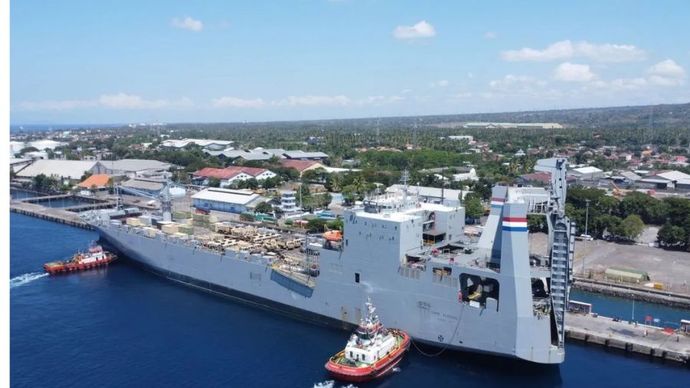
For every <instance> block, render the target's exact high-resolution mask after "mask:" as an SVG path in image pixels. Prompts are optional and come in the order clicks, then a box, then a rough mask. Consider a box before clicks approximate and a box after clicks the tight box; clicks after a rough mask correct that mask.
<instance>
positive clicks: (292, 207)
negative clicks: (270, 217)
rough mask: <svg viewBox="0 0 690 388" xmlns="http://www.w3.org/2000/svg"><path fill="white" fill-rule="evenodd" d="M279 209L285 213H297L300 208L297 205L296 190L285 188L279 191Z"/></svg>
mask: <svg viewBox="0 0 690 388" xmlns="http://www.w3.org/2000/svg"><path fill="white" fill-rule="evenodd" d="M279 208H280V210H282V211H283V212H284V213H285V214H291V213H298V212H300V211H301V209H300V208H299V207H298V206H297V197H296V192H295V191H293V190H285V191H281V192H280V206H279Z"/></svg>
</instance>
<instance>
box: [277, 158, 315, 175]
mask: <svg viewBox="0 0 690 388" xmlns="http://www.w3.org/2000/svg"><path fill="white" fill-rule="evenodd" d="M280 165H281V166H283V167H285V168H294V169H295V170H297V171H299V175H300V176H302V174H304V172H305V171H308V170H316V169H317V168H323V169H325V168H326V166H324V165H323V164H321V163H319V162H317V161H314V160H293V159H282V160H281V161H280Z"/></svg>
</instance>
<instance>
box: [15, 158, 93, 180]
mask: <svg viewBox="0 0 690 388" xmlns="http://www.w3.org/2000/svg"><path fill="white" fill-rule="evenodd" d="M98 164H99V162H98V161H95V160H59V159H37V160H35V161H34V162H33V163H31V164H30V165H28V166H26V167H25V168H23V169H22V170H21V171H19V172H17V176H19V177H27V178H33V177H35V176H37V175H40V174H43V175H46V176H53V177H61V178H69V179H74V180H76V179H81V176H82V175H84V172H85V171H92V170H94V168H95V167H96V166H97V165H98Z"/></svg>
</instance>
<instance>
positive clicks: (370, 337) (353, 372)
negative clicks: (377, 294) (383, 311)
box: [326, 301, 410, 383]
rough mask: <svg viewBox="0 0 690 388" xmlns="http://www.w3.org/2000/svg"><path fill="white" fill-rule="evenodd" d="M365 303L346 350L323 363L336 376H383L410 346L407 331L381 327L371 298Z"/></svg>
mask: <svg viewBox="0 0 690 388" xmlns="http://www.w3.org/2000/svg"><path fill="white" fill-rule="evenodd" d="M366 307H367V314H366V317H364V318H363V319H362V321H361V322H360V325H359V327H358V328H357V330H356V331H355V332H354V333H353V334H352V336H351V337H350V340H349V341H348V342H347V345H346V346H345V350H342V351H340V352H339V353H338V354H336V355H334V356H333V357H331V358H330V359H329V360H328V362H327V363H326V370H328V372H329V373H330V374H331V375H332V376H333V377H334V378H336V379H338V380H341V381H347V382H352V383H361V382H367V381H371V380H374V379H377V378H380V377H383V376H386V375H387V374H389V373H391V372H392V371H393V368H395V367H396V366H397V365H398V364H399V363H400V361H402V359H403V357H404V355H405V353H406V352H407V351H408V350H409V348H410V336H409V335H408V334H407V333H405V332H404V331H402V330H399V329H386V328H384V327H383V325H382V324H381V322H380V321H379V318H378V316H377V315H376V314H375V311H376V308H375V307H374V306H373V305H372V304H371V301H367V303H366Z"/></svg>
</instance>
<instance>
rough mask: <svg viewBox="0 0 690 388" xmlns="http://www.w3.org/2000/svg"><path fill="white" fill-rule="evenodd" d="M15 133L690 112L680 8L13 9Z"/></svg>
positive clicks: (68, 1) (335, 4) (312, 1)
mask: <svg viewBox="0 0 690 388" xmlns="http://www.w3.org/2000/svg"><path fill="white" fill-rule="evenodd" d="M10 16H11V27H10V31H11V38H10V39H11V40H10V42H11V49H10V52H11V57H10V66H11V68H10V81H11V84H10V85H11V86H10V89H11V108H10V109H11V121H12V122H13V123H15V124H18V123H56V124H57V123H114V122H116V123H127V122H181V121H194V122H206V121H216V122H217V121H245V120H246V121H270V120H297V119H321V118H347V117H370V116H392V115H418V114H451V113H470V112H498V111H513V110H534V109H555V108H572V107H590V106H615V105H639V104H651V103H677V102H690V87H689V86H688V85H689V80H688V77H689V72H690V23H689V20H690V2H688V1H663V2H658V1H657V2H654V1H578V2H577V4H573V2H565V1H563V2H554V1H522V2H520V1H503V2H502V1H433V2H426V1H404V0H389V1H383V0H379V1H376V0H339V1H334V0H331V1H328V0H301V1H298V0H295V1H289V0H282V1H260V0H255V1H239V0H238V1H208V0H207V1H203V2H194V1H188V0H177V1H175V0H155V1H154V0H148V1H128V0H119V1H105V0H104V1H93V0H89V1H75V0H63V1H59V2H46V1H37V0H22V1H14V2H12V4H11V15H10Z"/></svg>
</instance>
